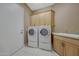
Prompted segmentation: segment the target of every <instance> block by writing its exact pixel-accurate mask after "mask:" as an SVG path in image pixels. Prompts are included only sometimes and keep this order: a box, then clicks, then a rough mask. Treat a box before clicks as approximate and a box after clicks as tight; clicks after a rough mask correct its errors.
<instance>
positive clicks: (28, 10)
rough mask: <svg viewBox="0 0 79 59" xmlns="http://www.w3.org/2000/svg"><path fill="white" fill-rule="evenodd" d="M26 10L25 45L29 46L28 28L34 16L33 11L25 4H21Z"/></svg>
mask: <svg viewBox="0 0 79 59" xmlns="http://www.w3.org/2000/svg"><path fill="white" fill-rule="evenodd" d="M20 5H21V6H22V7H23V8H24V44H25V45H27V40H28V37H27V31H26V30H27V28H28V26H30V18H31V15H32V11H31V10H30V9H29V8H28V6H27V5H25V4H20Z"/></svg>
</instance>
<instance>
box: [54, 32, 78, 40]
mask: <svg viewBox="0 0 79 59" xmlns="http://www.w3.org/2000/svg"><path fill="white" fill-rule="evenodd" d="M52 34H53V35H58V36H63V37H69V38H74V39H79V35H77V34H68V33H53V32H52Z"/></svg>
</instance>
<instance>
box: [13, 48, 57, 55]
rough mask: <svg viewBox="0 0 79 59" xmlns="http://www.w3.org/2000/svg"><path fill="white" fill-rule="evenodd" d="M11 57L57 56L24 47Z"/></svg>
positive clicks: (53, 53)
mask: <svg viewBox="0 0 79 59" xmlns="http://www.w3.org/2000/svg"><path fill="white" fill-rule="evenodd" d="M13 56H58V54H57V53H55V52H54V51H51V52H50V51H46V50H42V49H39V48H31V47H24V48H22V49H21V50H19V51H18V52H16V53H15V54H14V55H13Z"/></svg>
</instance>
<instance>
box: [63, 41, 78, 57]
mask: <svg viewBox="0 0 79 59" xmlns="http://www.w3.org/2000/svg"><path fill="white" fill-rule="evenodd" d="M64 55H65V56H79V47H77V46H76V45H74V44H71V43H67V42H65V48H64Z"/></svg>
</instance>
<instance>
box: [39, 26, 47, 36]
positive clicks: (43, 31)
mask: <svg viewBox="0 0 79 59" xmlns="http://www.w3.org/2000/svg"><path fill="white" fill-rule="evenodd" d="M40 34H41V35H43V36H46V35H48V31H47V29H44V28H43V29H42V30H41V31H40Z"/></svg>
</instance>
